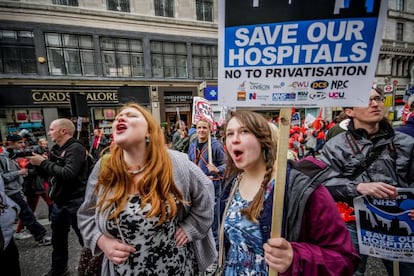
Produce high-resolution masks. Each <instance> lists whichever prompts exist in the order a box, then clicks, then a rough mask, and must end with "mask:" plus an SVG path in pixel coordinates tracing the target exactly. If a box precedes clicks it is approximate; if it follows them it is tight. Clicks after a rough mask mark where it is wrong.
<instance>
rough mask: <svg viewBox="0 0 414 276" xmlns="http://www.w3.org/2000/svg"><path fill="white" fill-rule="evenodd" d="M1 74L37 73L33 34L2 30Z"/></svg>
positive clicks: (0, 48) (0, 43)
mask: <svg viewBox="0 0 414 276" xmlns="http://www.w3.org/2000/svg"><path fill="white" fill-rule="evenodd" d="M0 73H4V74H13V73H17V74H36V73H37V67H36V55H35V47H34V41H33V32H30V31H13V30H0Z"/></svg>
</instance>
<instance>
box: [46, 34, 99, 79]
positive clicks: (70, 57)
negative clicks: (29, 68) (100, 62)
mask: <svg viewBox="0 0 414 276" xmlns="http://www.w3.org/2000/svg"><path fill="white" fill-rule="evenodd" d="M45 42H46V51H47V57H48V65H49V73H50V74H51V75H71V76H96V71H95V59H94V50H93V43H92V36H85V35H73V34H57V33H47V34H45Z"/></svg>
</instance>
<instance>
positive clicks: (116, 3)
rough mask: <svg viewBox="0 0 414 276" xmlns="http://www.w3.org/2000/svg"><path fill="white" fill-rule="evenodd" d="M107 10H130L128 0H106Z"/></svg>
mask: <svg viewBox="0 0 414 276" xmlns="http://www.w3.org/2000/svg"><path fill="white" fill-rule="evenodd" d="M107 1H108V2H107V4H108V10H110V11H120V12H130V9H129V0H107Z"/></svg>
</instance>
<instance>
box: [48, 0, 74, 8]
mask: <svg viewBox="0 0 414 276" xmlns="http://www.w3.org/2000/svg"><path fill="white" fill-rule="evenodd" d="M52 3H53V4H55V5H65V6H74V7H77V6H79V4H78V0H53V2H52Z"/></svg>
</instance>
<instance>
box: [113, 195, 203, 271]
mask: <svg viewBox="0 0 414 276" xmlns="http://www.w3.org/2000/svg"><path fill="white" fill-rule="evenodd" d="M140 203H141V198H140V197H139V196H137V195H133V196H130V198H129V200H128V202H127V205H126V207H125V209H124V210H123V211H122V212H121V213H120V214H119V215H118V217H117V219H116V221H114V220H109V221H108V222H107V229H108V231H109V233H110V234H111V235H113V236H114V237H116V238H118V239H120V240H122V241H124V242H125V243H127V244H130V245H133V246H135V248H136V250H137V251H136V252H135V253H133V254H131V255H130V256H129V258H128V260H127V261H126V262H124V263H123V264H120V265H114V268H115V274H116V275H143V276H144V275H145V276H147V275H194V274H195V273H196V272H195V267H196V266H195V265H194V264H195V256H194V252H193V250H192V246H191V244H187V245H186V246H177V245H176V243H175V231H176V227H177V222H176V220H173V221H168V220H166V221H164V223H163V224H162V225H159V226H157V225H156V224H157V222H158V221H159V217H151V218H147V217H146V215H147V213H148V212H149V210H150V208H151V205H150V204H147V205H146V206H145V207H144V208H143V209H141V207H140Z"/></svg>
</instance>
